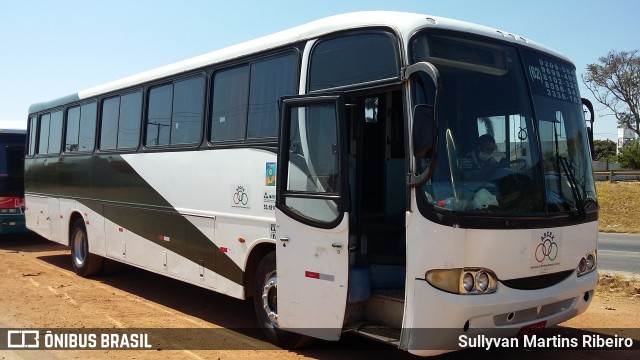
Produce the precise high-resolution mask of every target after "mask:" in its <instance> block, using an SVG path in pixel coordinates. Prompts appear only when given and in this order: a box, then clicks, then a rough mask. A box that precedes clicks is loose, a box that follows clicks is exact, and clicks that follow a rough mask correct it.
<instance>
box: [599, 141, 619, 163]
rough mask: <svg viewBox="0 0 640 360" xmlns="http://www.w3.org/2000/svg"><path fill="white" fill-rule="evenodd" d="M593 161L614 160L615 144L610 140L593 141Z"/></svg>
mask: <svg viewBox="0 0 640 360" xmlns="http://www.w3.org/2000/svg"><path fill="white" fill-rule="evenodd" d="M593 152H594V154H593V160H596V161H605V160H607V159H608V160H614V158H615V156H616V143H615V142H613V141H611V140H608V139H607V140H594V141H593Z"/></svg>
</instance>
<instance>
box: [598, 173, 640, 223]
mask: <svg viewBox="0 0 640 360" xmlns="http://www.w3.org/2000/svg"><path fill="white" fill-rule="evenodd" d="M596 190H597V192H598V202H599V203H600V226H599V230H600V231H601V232H616V233H636V234H638V233H640V182H639V181H619V182H613V183H610V182H608V181H598V182H596Z"/></svg>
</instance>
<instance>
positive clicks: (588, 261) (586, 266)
mask: <svg viewBox="0 0 640 360" xmlns="http://www.w3.org/2000/svg"><path fill="white" fill-rule="evenodd" d="M597 263H598V250H594V251H592V252H590V253H587V254H585V256H583V257H582V259H580V262H579V263H578V276H582V275H586V274H588V273H590V272H592V271H593V270H595V269H596V267H597Z"/></svg>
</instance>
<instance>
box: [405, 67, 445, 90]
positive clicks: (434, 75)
mask: <svg viewBox="0 0 640 360" xmlns="http://www.w3.org/2000/svg"><path fill="white" fill-rule="evenodd" d="M417 72H424V73H426V74H427V75H429V77H430V78H431V80H433V83H434V84H436V86H437V85H438V84H439V79H440V72H438V69H436V67H435V66H433V64H431V63H428V62H425V61H421V62H418V63H415V64H412V65H409V66H406V67H404V68H402V81H407V80H409V78H410V77H411V75H413V74H415V73H417ZM437 87H439V86H437Z"/></svg>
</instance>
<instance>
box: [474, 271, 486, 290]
mask: <svg viewBox="0 0 640 360" xmlns="http://www.w3.org/2000/svg"><path fill="white" fill-rule="evenodd" d="M488 288H489V275H487V273H486V272H484V271H480V272H479V273H477V274H476V289H478V291H480V292H485V291H487V289H488Z"/></svg>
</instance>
